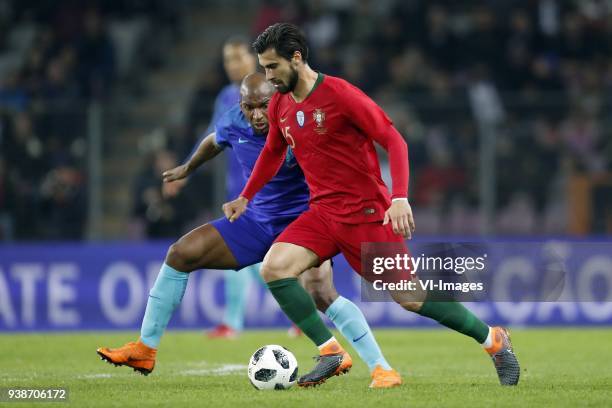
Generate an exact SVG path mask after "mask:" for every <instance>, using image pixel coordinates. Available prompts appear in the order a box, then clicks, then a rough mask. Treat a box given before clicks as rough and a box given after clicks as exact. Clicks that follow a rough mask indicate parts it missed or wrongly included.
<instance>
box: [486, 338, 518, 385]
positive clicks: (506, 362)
mask: <svg viewBox="0 0 612 408" xmlns="http://www.w3.org/2000/svg"><path fill="white" fill-rule="evenodd" d="M491 337H492V339H493V345H492V346H491V347H489V348H486V349H485V351H486V352H487V353H488V354H489V356H491V360H493V365H494V366H495V371H497V376H498V377H499V383H500V384H501V385H517V384H518V382H519V378H520V376H521V366H520V365H519V362H518V359H517V358H516V354H514V349H513V348H512V342H511V341H510V332H509V331H508V330H506V329H505V328H503V327H492V328H491Z"/></svg>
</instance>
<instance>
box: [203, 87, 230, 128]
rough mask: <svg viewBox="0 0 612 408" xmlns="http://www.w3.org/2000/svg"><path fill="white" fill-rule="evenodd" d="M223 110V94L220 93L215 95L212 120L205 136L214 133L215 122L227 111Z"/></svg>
mask: <svg viewBox="0 0 612 408" xmlns="http://www.w3.org/2000/svg"><path fill="white" fill-rule="evenodd" d="M224 108H225V107H224V106H223V92H220V93H219V95H217V98H216V99H215V107H214V110H213V116H212V119H211V120H210V123H209V124H208V127H207V128H206V134H207V135H210V134H211V133H212V132H214V131H215V127H216V124H217V122H218V121H219V119H220V118H221V116H223V114H224V113H225V112H226V111H227V109H224Z"/></svg>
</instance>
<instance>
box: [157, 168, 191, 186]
mask: <svg viewBox="0 0 612 408" xmlns="http://www.w3.org/2000/svg"><path fill="white" fill-rule="evenodd" d="M189 173H190V171H189V168H188V167H187V164H181V165H180V166H178V167H175V168H173V169H170V170H166V171H164V172H163V173H162V178H163V179H164V183H170V182H171V181H176V180H181V179H184V178H185V177H187V176H188V175H189Z"/></svg>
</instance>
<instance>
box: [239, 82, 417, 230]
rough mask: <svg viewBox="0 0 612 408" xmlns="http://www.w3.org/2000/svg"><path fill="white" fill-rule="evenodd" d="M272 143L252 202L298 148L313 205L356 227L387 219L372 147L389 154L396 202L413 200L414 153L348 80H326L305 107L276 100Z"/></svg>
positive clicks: (285, 98)
mask: <svg viewBox="0 0 612 408" xmlns="http://www.w3.org/2000/svg"><path fill="white" fill-rule="evenodd" d="M268 117H269V121H270V130H269V132H268V136H267V140H266V145H265V146H264V149H263V150H262V152H261V155H260V156H259V159H258V160H257V163H256V164H255V168H254V169H253V172H252V174H251V177H250V178H249V180H248V182H247V185H246V186H245V188H244V190H243V192H242V194H241V195H242V196H244V197H246V198H247V199H249V200H251V199H252V198H253V196H254V195H255V193H257V191H259V190H260V189H261V188H262V187H263V186H264V185H265V183H267V182H268V181H269V180H270V179H271V178H272V177H273V176H274V175H275V174H276V172H277V171H278V169H279V168H280V166H281V164H282V162H283V159H284V156H285V153H286V150H287V146H290V147H291V149H292V150H293V154H294V155H295V158H296V159H297V162H298V164H299V165H300V167H301V168H302V171H303V172H304V175H305V177H306V183H307V184H308V187H309V189H310V206H311V207H312V208H317V209H320V210H322V211H324V212H325V213H326V214H328V215H329V216H330V217H331V218H332V219H334V220H337V221H339V222H345V223H349V224H357V223H366V222H375V221H380V220H382V219H383V217H384V213H385V211H386V210H387V209H388V208H389V206H390V204H391V203H390V198H391V197H390V196H389V191H388V189H387V187H386V185H385V183H384V182H383V180H382V177H381V174H380V165H379V163H378V156H377V154H376V149H375V148H374V143H373V141H376V142H377V143H379V144H380V145H382V146H383V147H384V148H385V150H386V151H387V152H388V154H389V162H390V168H391V177H392V180H393V194H392V197H393V198H395V197H407V192H408V149H407V146H406V142H405V141H404V139H403V138H402V136H401V135H400V134H399V132H398V131H397V130H396V129H395V128H394V127H393V124H392V122H391V120H390V119H389V117H388V116H387V115H386V114H385V113H384V112H383V110H382V109H381V108H380V107H379V106H378V105H376V103H374V101H372V100H371V99H370V98H369V97H368V96H367V95H365V94H364V93H363V92H362V91H360V90H359V89H357V88H356V87H354V86H353V85H351V84H349V83H348V82H346V81H345V80H343V79H340V78H335V77H332V76H328V75H325V76H324V75H323V74H319V77H318V78H317V82H316V83H315V85H314V87H313V89H312V90H311V91H310V93H309V94H308V96H307V97H306V98H305V99H304V100H303V101H302V102H299V103H298V102H296V101H295V99H293V96H292V95H291V93H286V94H281V93H276V94H274V96H273V97H272V99H271V101H270V104H269V108H268Z"/></svg>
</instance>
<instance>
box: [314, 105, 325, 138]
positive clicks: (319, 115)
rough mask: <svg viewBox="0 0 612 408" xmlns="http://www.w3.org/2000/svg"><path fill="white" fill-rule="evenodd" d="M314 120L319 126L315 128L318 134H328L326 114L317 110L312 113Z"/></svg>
mask: <svg viewBox="0 0 612 408" xmlns="http://www.w3.org/2000/svg"><path fill="white" fill-rule="evenodd" d="M312 118H313V119H314V121H315V123H316V124H317V126H316V127H315V132H317V133H318V134H322V133H327V128H325V126H324V124H325V112H323V111H322V110H321V109H315V111H314V112H313V113H312Z"/></svg>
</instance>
